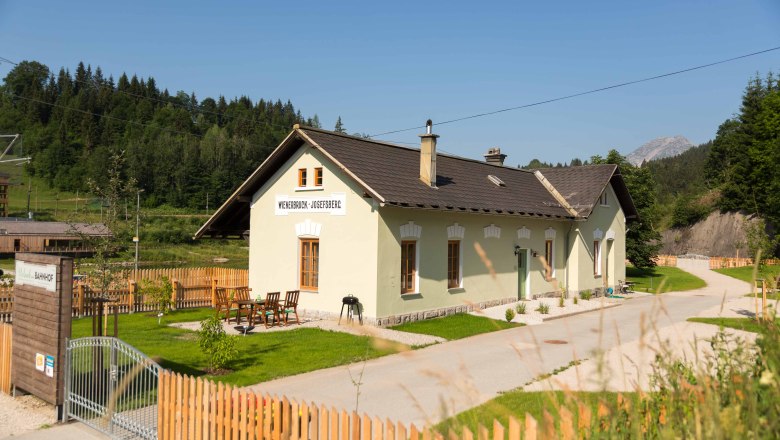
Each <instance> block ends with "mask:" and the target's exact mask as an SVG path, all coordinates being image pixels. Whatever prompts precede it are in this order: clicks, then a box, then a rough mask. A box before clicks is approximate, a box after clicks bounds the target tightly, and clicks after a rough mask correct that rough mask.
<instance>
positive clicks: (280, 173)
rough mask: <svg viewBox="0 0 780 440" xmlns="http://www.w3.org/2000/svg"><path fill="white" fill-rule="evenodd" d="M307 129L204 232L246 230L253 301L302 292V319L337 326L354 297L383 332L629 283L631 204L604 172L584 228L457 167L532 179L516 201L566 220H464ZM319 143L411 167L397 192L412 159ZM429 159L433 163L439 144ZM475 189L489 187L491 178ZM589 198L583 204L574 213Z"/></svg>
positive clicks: (468, 214) (504, 215)
mask: <svg viewBox="0 0 780 440" xmlns="http://www.w3.org/2000/svg"><path fill="white" fill-rule="evenodd" d="M308 130H311V131H314V130H313V129H307V130H305V131H300V132H299V131H298V130H297V129H296V130H294V132H293V133H291V135H290V136H288V138H287V139H286V140H285V141H284V142H283V143H282V145H280V147H279V148H278V149H277V150H276V151H275V152H274V153H272V156H271V157H269V159H268V160H267V161H266V163H264V164H263V165H261V166H260V167H259V168H258V170H257V171H256V172H255V173H254V174H253V175H252V176H250V178H249V179H248V180H247V182H245V183H244V185H242V187H240V188H239V189H238V190H237V191H236V193H235V194H234V195H233V196H232V197H231V199H230V200H228V201H227V202H225V204H224V205H223V206H222V207H221V208H220V210H218V212H217V213H216V214H215V215H214V216H213V217H212V218H211V219H210V220H209V222H208V223H207V224H206V225H204V226H203V228H201V231H199V232H198V234H199V235H204V234H205V233H208V232H210V233H212V234H213V233H215V231H216V232H218V231H220V229H227V228H228V227H231V228H233V230H236V231H240V230H241V229H242V228H247V229H248V230H249V231H250V232H249V242H250V251H249V284H250V287H251V289H252V293H253V295H254V296H256V297H262V296H264V295H265V294H266V293H267V292H276V291H279V292H282V294H284V292H285V291H287V290H300V291H301V295H300V301H299V307H300V308H302V309H304V310H305V312H306V313H307V314H310V315H312V314H313V315H327V316H337V315H338V314H339V313H340V312H341V310H342V298H343V297H344V296H347V295H354V296H356V297H358V298H359V300H360V306H361V310H362V313H363V317H364V318H365V319H367V320H368V322H370V323H375V324H379V325H386V324H393V323H397V322H403V321H405V320H417V319H423V318H427V317H432V316H440V315H443V314H449V313H453V312H459V311H465V310H469V309H472V308H478V307H484V306H489V305H496V304H502V303H508V302H513V301H517V300H518V299H530V298H533V297H537V296H550V295H560V294H561V293H562V292H565V291H566V292H568V293H569V294H575V293H577V292H580V291H583V290H587V289H591V290H594V289H600V290H601V291H602V292H603V291H605V289H606V288H607V287H613V288H614V286H616V285H617V283H618V280H622V279H624V278H625V255H626V253H625V233H626V220H627V216H626V214H625V212H624V210H623V206H624V205H625V195H624V196H623V199H622V201H619V200H620V199H621V193H619V192H616V190H615V188H614V182H616V181H615V180H614V178H612V177H614V176H612V174H604V173H603V171H604V169H603V168H602V169H601V170H602V174H603V176H602V177H600V179H602V181H603V182H602V181H596V185H591V186H592V187H593V188H603V189H600V190H598V191H600V192H601V195H599V194H598V192H594V190H590V192H591V193H593V194H592V198H593V200H592V202H593V203H591V205H589V206H588V209H586V210H583V211H582V212H586V213H587V215H576V213H577V211H576V210H575V209H574V208H572V207H571V206H569V205H568V204H567V202H566V200H564V197H563V196H561V195H560V194H558V193H557V191H556V190H555V188H552V186H549V185H551V184H550V183H547V182H546V179H543V178H541V177H539V176H536V177H530V176H533V174H529V173H528V172H527V171H521V170H513V169H509V168H505V167H495V166H492V165H486V164H484V163H478V162H476V161H468V160H465V159H457V160H458V161H460V162H458V163H457V164H456V165H457V166H459V167H461V168H460V169H457V170H458V171H459V172H467V171H469V170H471V169H475V170H476V171H475V172H476V173H482V172H489V173H495V174H496V175H499V173H502V174H500V175H501V176H503V179H505V180H508V179H511V178H513V176H515V174H514V173H524V174H522V177H523V178H524V179H526V180H525V181H524V182H526V183H524V185H526V186H530V187H531V188H530V189H527V188H525V187H523V188H519V187H518V188H519V190H517V191H518V194H520V195H521V196H522V194H523V191H526V192H527V191H536V192H537V193H539V194H541V195H543V196H545V197H547V198H546V199H544V198H543V201H544V203H545V204H555V203H556V202H555V200H556V198H554V197H553V196H556V197H557V200H561V201H562V204H563V205H564V207H563V208H556V209H559V211H560V212H562V213H563V214H562V215H556V213H557V212H558V211H555V210H548V211H544V209H543V208H538V209H541V211H538V212H535V211H532V210H528V212H518V210H517V209H515V208H512V209H509V208H507V209H506V210H505V209H493V210H492V211H491V210H489V209H486V208H482V209H476V208H473V207H472V208H468V207H459V206H457V205H455V204H453V202H448V201H447V200H446V199H444V197H445V196H447V194H448V193H446V191H447V190H448V189H447V188H443V189H441V190H440V189H439V188H437V187H436V186H435V184H436V183H437V182H435V181H433V180H432V179H430V180H429V181H427V182H426V184H427V185H429V186H430V191H429V192H428V190H427V189H425V186H424V184H423V182H420V181H419V180H415V182H416V183H415V182H412V185H411V186H409V185H407V187H408V188H412V190H414V191H418V192H419V193H420V194H422V197H424V196H425V195H426V194H434V195H437V196H439V197H442V198H443V199H444V202H442V204H441V205H438V204H437V205H431V204H430V203H428V204H427V205H426V204H424V203H422V202H421V203H418V204H413V203H401V202H392V201H391V200H390V197H389V196H385V195H383V191H381V190H378V189H377V188H376V186H377V184H376V183H373V185H372V184H371V183H372V182H370V181H368V179H369V178H371V177H372V176H370V175H367V174H365V170H363V169H361V170H360V173H356V172H355V170H354V168H358V166H357V165H360V163H359V162H354V164H356V165H353V166H352V167H349V166H346V165H345V164H344V162H345V157H343V156H342V157H338V155H335V154H334V151H335V152H336V153H338V154H342V155H343V154H345V153H344V151H339V150H338V149H337V148H334V149H333V150H329V148H328V146H327V145H322V141H321V140H320V142H319V144H318V143H316V142H315V141H313V140H312V139H314V138H312V137H309V136H307V134H309V133H308ZM315 134H318V135H320V136H325V135H327V136H325V138H326V139H327V140H332V141H333V142H341V141H349V142H352V143H354V144H356V145H357V146H358V147H360V148H358V149H356V150H354V151H355V152H357V153H355V154H361V153H362V152H363V151H364V150H363V148H372V147H374V146H376V148H377V151H376V152H370V153H369V154H368V156H371V154H374V155H376V156H377V157H378V158H380V159H381V160H390V159H393V156H392V155H396V154H402V155H404V157H402V158H399V159H398V163H399V164H401V165H398V166H399V171H398V181H399V182H402V181H403V179H404V172H403V170H402V169H401V168H400V167H402V164H407V168H408V167H409V166H408V164H409V162H410V161H409V155H410V154H412V153H413V152H411V151H409V150H410V149H403V148H398V147H395V146H387V145H383V144H376V145H374V144H375V143H373V141H366V140H361V139H355V138H351V137H348V136H344V135H338V134H335V133H330V132H324V131H321V130H317V131H316V132H315ZM425 136H427V137H428V138H431V137H433V136H435V135H430V134H428V135H425ZM433 140H434V141H435V138H433ZM380 150H381V151H380ZM417 154H419V153H417ZM431 154H432V155H433V156H434V157H435V154H436V153H435V142H434V144H433V151H432V153H431ZM350 159H354V158H353V157H351V158H350ZM360 159H361V160H362V159H363V158H362V157H361V158H360ZM426 160H430V159H426ZM453 160H455V159H449V161H444V162H443V163H441V164H440V167H439V175H442V174H444V175H446V174H447V173H452V172H453V171H452V170H453V165H452V162H453ZM404 161H405V162H404ZM464 161H465V162H464ZM379 166H389V167H392V164H389V163H388V164H381V165H379ZM448 167H449V168H448ZM378 170H379V171H377V172H380V171H382V170H381V169H378ZM433 170H436V168H435V167H433ZM485 170H486V171H485ZM583 170H584V168H583ZM585 171H587V170H585ZM607 171H609V172H612V171H610V170H607ZM414 172H415V173H416V172H417V171H416V170H415V171H414ZM407 174H408V173H407ZM581 174H582V173H581ZM496 175H493V174H490V175H486V177H488V179H487V180H489V181H490V182H493V183H489V184H488V185H489V186H486V187H485V188H487V191H488V192H487V193H486V194H488V195H489V194H492V193H491V192H490V191H493V190H492V189H491V188H493V187H495V188H496V191H505V190H504V189H503V188H500V187H501V185H500V184H504V185H505V186H506V187H508V188H511V187H512V186H513V185H514V186H517V185H518V184H517V183H516V182H512V181H510V182H509V183H505V182H504V181H502V180H501V178H498V177H497V176H496ZM583 175H587V173H584V174H583ZM550 176H552V179H551V181H553V183H555V182H556V181H557V182H563V183H562V184H561V186H565V182H566V180H565V179H564V178H565V176H564V177H561V176H556V173H554V172H550ZM604 176H606V177H604ZM537 177H539V179H538V181H537ZM393 178H394V176H393ZM578 178H579V179H581V177H578ZM529 179H530V180H529ZM562 179H564V180H562ZM542 180H544V181H545V182H542V183H545V185H548V186H549V187H548V189H549V188H552V189H549V191H550V192H551V193H554V194H553V196H551V195H550V194H548V193H547V191H548V189H545V187H544V186H542V185H541V184H539V185H537V186H533V185H532V183H533V182H537V183H538V182H539V181H542ZM591 180H592V179H591ZM460 182H461V181H460V180H456V183H460ZM475 182H477V183H478V184H482V180H481V179H478V180H476V181H475ZM528 182H531V183H528ZM600 182H601V183H600ZM380 183H382V182H380ZM438 183H439V185H440V186H441V185H443V184H446V183H447V181H440V182H438ZM617 183H622V179H621V180H618V181H617ZM383 184H384V185H386V186H387V188H385V192H386V193H390V192H391V191H390V190H393V189H394V188H395V187H394V186H393V185H395V183H394V181H393V179H386V180H385V183H383ZM494 184H495V185H494ZM417 185H420V186H417ZM461 185H462V186H464V187H466V185H464V184H463V183H461ZM575 186H576V185H575ZM388 188H389V189H388ZM420 188H422V189H420ZM467 189H468V188H467ZM483 189H484V188H483ZM568 189H570V188H567V190H568ZM512 190H515V189H512ZM450 191H451V189H450ZM542 193H543V194H542ZM497 194H499V195H498V196H496V197H499V196H501V195H502V194H506V193H505V192H498V193H497ZM510 195H511V194H510ZM541 195H540V197H541ZM396 197H398V198H400V197H401V196H396ZM470 197H471V198H472V199H473V198H474V197H473V196H470ZM589 197H590V196H589V195H588V196H586V197H585V199H583V198H582V197H580V199H578V203H580V202H581V201H582V200H590V198H589ZM596 199H598V201H596ZM504 200H509V202H508V203H511V200H512V199H511V198H510V199H506V198H505V199H504ZM628 200H629V202H630V198H628ZM456 202H457V200H456ZM242 203H244V204H242ZM528 203H531V202H528ZM564 208H565V210H564ZM631 208H633V205H631ZM247 209H248V212H246V210H247ZM567 213H572V215H568V214H567ZM241 216H245V217H247V218H248V223H247V225H246V226H242V224H241V223H239V222H237V221H234V224H235V225H237V226H234V225H233V224H230V223H228V221H233V220H232V219H234V218H241ZM220 222H222V224H224V225H227V226H224V225H221V223H220ZM548 259H549V260H548ZM548 261H550V264H549V265H548V264H547V262H548Z"/></svg>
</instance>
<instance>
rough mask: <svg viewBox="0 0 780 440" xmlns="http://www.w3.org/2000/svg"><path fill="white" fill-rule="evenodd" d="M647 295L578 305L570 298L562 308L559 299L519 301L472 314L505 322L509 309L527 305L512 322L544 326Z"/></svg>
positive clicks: (602, 298) (632, 295)
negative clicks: (544, 311)
mask: <svg viewBox="0 0 780 440" xmlns="http://www.w3.org/2000/svg"><path fill="white" fill-rule="evenodd" d="M647 295H649V294H647V293H639V292H636V293H631V294H629V295H625V298H606V297H600V298H593V299H590V300H588V301H585V300H582V299H578V300H577V304H574V299H573V298H569V299H566V300H564V302H563V304H564V306H563V307H561V306H560V303H559V301H560V300H559V298H540V299H534V300H527V301H518V302H514V303H510V304H504V305H501V306H496V307H489V308H487V309H484V310H475V311H473V312H471V314H472V315H476V316H486V317H488V318H493V319H498V320H501V321H503V320H505V319H506V317H505V316H506V310H507V309H512V310H515V311H516V310H517V306H518V305H519V304H525V313H524V314H519V313H518V314H516V315H515V318H514V319H512V322H520V323H523V324H526V325H538V324H542V323H543V322H544V321H549V320H551V319H556V318H563V317H564V316H570V315H576V314H578V313H584V312H589V311H591V310H599V309H604V308H608V307H617V306H619V305H620V304H622V303H623V302H624V301H626V300H629V299H631V298H637V297H640V296H647ZM541 304H546V305H547V307H548V310H549V313H547V314H544V315H543V314H541V313H540V312H539V311H538V308H539V305H541Z"/></svg>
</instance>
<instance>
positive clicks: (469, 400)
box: [250, 267, 750, 426]
mask: <svg viewBox="0 0 780 440" xmlns="http://www.w3.org/2000/svg"><path fill="white" fill-rule="evenodd" d="M688 270H689V271H691V272H692V273H694V274H695V275H697V276H699V277H701V278H703V279H704V280H705V281H707V283H708V286H707V287H705V288H703V289H699V290H696V291H691V292H670V293H666V294H664V295H660V296H649V297H639V298H635V299H630V300H627V301H626V302H625V303H624V304H623V305H622V306H620V307H615V308H611V309H606V310H604V311H602V312H592V313H586V314H582V315H576V316H572V317H569V318H562V319H558V320H553V321H549V322H546V323H545V324H542V325H538V326H528V327H522V328H517V329H511V330H505V331H501V332H495V333H490V334H486V335H479V336H475V337H471V338H467V339H463V340H459V341H452V342H448V343H444V344H438V345H435V346H431V347H428V348H425V349H421V350H415V351H411V352H407V353H401V354H397V355H393V356H386V357H383V358H380V359H375V360H372V361H369V362H365V363H360V364H353V365H350V366H341V367H335V368H330V369H326V370H319V371H315V372H312V373H307V374H302V375H298V376H292V377H287V378H283V379H278V380H274V381H270V382H265V383H261V384H258V385H255V386H253V387H250V388H251V389H253V390H254V391H257V392H263V393H270V394H276V395H285V396H287V397H289V398H292V399H296V400H299V401H307V402H314V403H316V404H326V405H328V406H329V407H334V408H338V409H346V410H353V409H356V408H357V410H358V412H361V413H363V412H365V413H367V414H369V415H372V416H378V417H380V418H382V419H385V418H389V419H390V420H394V421H399V422H404V423H415V424H417V425H418V426H421V425H424V424H426V423H436V422H438V421H440V420H442V419H443V418H446V417H448V416H450V415H452V414H455V413H458V412H460V411H463V410H465V409H468V408H471V407H473V406H476V405H479V404H481V403H483V402H485V401H486V400H489V399H492V398H493V397H495V396H496V395H497V394H498V393H499V392H501V391H506V390H510V389H513V388H517V387H520V386H523V385H525V384H526V383H528V382H529V381H531V380H533V379H534V378H535V377H537V376H538V375H539V374H540V373H546V372H550V371H552V370H553V369H555V368H558V367H561V366H565V365H567V364H569V363H570V362H571V361H572V360H573V359H577V358H586V357H592V356H593V353H594V350H609V349H610V348H613V347H616V346H618V345H620V344H626V343H631V342H633V341H637V340H638V339H639V337H640V335H642V334H643V332H644V331H646V330H647V328H650V327H651V326H654V327H655V328H664V327H668V326H671V325H674V324H675V323H679V322H682V321H685V319H686V318H688V317H690V316H695V315H696V314H697V313H698V312H700V311H701V310H704V309H708V308H712V307H713V306H717V305H718V304H720V303H721V301H722V300H723V298H724V297H726V298H733V297H737V296H740V295H743V294H745V293H747V292H749V289H750V286H749V285H748V284H747V283H744V282H741V281H738V280H734V279H733V278H730V277H726V276H723V275H720V274H718V273H715V272H712V271H710V270H708V269H706V268H704V267H691V268H688ZM640 324H641V325H643V326H644V330H643V329H642V328H640ZM545 341H550V342H545ZM555 342H564V343H555ZM682 342H683V341H680V343H682ZM361 372H362V378H361V379H360V380H359V382H360V383H361V386H360V388H359V394H358V387H357V386H356V385H355V382H357V381H358V378H359V377H360V374H361Z"/></svg>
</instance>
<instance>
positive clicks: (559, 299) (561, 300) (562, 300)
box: [558, 296, 566, 307]
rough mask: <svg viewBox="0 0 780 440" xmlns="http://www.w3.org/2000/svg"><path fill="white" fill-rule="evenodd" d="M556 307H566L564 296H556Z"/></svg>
mask: <svg viewBox="0 0 780 440" xmlns="http://www.w3.org/2000/svg"><path fill="white" fill-rule="evenodd" d="M558 307H566V298H564V297H563V296H561V297H560V298H558Z"/></svg>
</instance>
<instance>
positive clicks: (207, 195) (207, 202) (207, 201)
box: [206, 193, 209, 214]
mask: <svg viewBox="0 0 780 440" xmlns="http://www.w3.org/2000/svg"><path fill="white" fill-rule="evenodd" d="M208 213H209V193H206V214H208Z"/></svg>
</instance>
